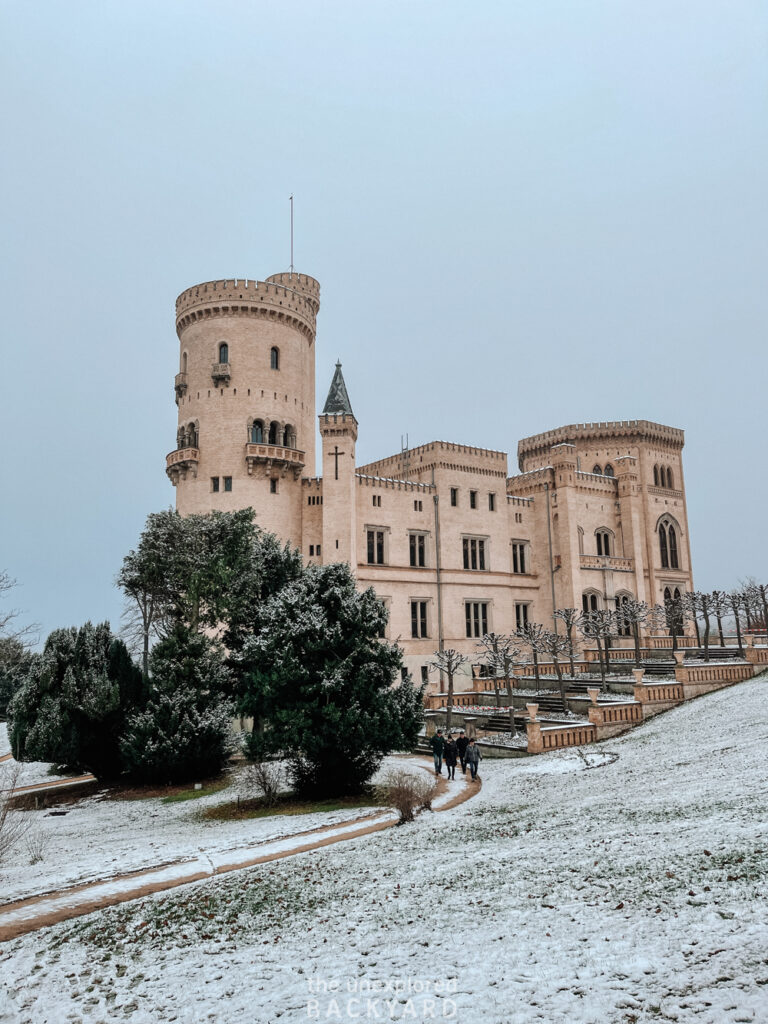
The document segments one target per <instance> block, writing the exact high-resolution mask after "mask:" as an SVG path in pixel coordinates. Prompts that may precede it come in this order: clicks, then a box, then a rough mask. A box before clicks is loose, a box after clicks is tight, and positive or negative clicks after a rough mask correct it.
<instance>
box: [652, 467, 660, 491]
mask: <svg viewBox="0 0 768 1024" xmlns="http://www.w3.org/2000/svg"><path fill="white" fill-rule="evenodd" d="M653 486H654V487H658V486H659V467H658V466H654V467H653Z"/></svg>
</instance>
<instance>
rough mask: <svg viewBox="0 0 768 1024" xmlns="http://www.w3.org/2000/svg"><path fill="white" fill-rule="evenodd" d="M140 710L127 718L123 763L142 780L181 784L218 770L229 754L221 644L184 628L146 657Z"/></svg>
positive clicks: (228, 714)
mask: <svg viewBox="0 0 768 1024" xmlns="http://www.w3.org/2000/svg"><path fill="white" fill-rule="evenodd" d="M149 672H150V680H151V681H150V684H149V687H148V693H147V699H146V701H145V702H144V705H143V706H142V708H141V709H140V710H139V711H137V712H136V713H135V714H133V715H131V716H130V717H129V718H128V721H127V722H126V724H125V729H124V732H123V736H122V739H121V742H120V752H121V755H122V759H123V763H124V765H125V768H126V770H127V771H128V772H129V774H130V775H131V776H132V777H133V778H135V779H137V780H138V781H141V782H161V783H169V782H185V781H189V780H192V779H200V778H207V777H209V776H211V775H215V774H217V773H218V772H220V771H221V769H222V768H223V767H224V765H225V764H226V762H227V759H228V757H229V754H230V751H231V745H232V743H231V740H232V729H231V718H232V713H233V706H232V702H231V700H230V698H229V697H228V696H227V691H228V689H229V688H230V680H231V674H230V672H229V671H228V670H227V668H226V667H225V666H224V663H223V652H222V650H221V648H220V646H219V645H218V644H217V643H216V642H215V641H213V640H211V639H210V638H209V637H207V636H205V635H204V634H201V633H195V632H193V631H191V630H189V629H188V628H186V627H185V626H183V625H177V626H176V627H175V628H174V630H173V632H172V633H171V634H170V635H169V636H167V637H165V638H164V639H163V640H161V641H160V642H159V643H158V644H157V645H156V646H155V647H154V648H153V650H152V653H151V654H150V656H149Z"/></svg>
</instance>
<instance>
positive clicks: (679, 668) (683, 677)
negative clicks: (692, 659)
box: [672, 651, 688, 683]
mask: <svg viewBox="0 0 768 1024" xmlns="http://www.w3.org/2000/svg"><path fill="white" fill-rule="evenodd" d="M672 653H673V654H674V656H675V682H678V683H687V682H688V669H687V668H686V667H685V665H684V664H683V662H684V660H685V652H684V651H673V652H672Z"/></svg>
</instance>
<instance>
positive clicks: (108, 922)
mask: <svg viewBox="0 0 768 1024" xmlns="http://www.w3.org/2000/svg"><path fill="white" fill-rule="evenodd" d="M766 698H768V678H765V677H763V678H760V679H756V680H752V681H749V682H745V683H742V684H740V685H738V686H736V687H732V688H729V689H726V690H722V691H720V692H718V693H713V694H710V695H709V696H707V697H703V698H700V699H699V700H696V701H692V702H690V703H688V704H685V705H682V706H680V707H679V708H676V709H674V710H673V711H671V712H669V713H667V714H665V715H660V716H658V717H657V718H654V719H653V720H652V721H651V722H649V723H648V724H646V725H645V726H643V727H642V728H641V729H637V730H635V731H633V732H631V733H629V734H627V735H626V736H624V737H621V738H618V739H613V740H609V741H607V742H606V743H605V744H601V745H597V746H594V747H589V748H588V751H587V753H588V759H587V761H586V762H585V760H584V759H583V758H582V756H581V755H580V754H579V752H578V751H573V750H566V751H562V752H558V753H554V754H548V755H544V756H539V757H536V758H526V759H522V760H513V761H485V762H484V763H483V764H482V765H481V772H482V775H483V787H482V790H481V791H480V793H479V795H478V796H477V797H475V798H474V799H472V800H470V801H468V802H467V803H464V804H462V805H460V806H459V807H456V808H454V809H453V810H449V811H446V812H443V813H440V814H437V815H430V814H424V815H422V816H421V817H420V818H419V819H418V820H417V821H416V823H415V824H413V825H409V826H405V827H403V828H392V829H388V830H386V831H384V832H378V833H374V834H372V835H369V836H365V837H362V838H359V839H356V840H353V841H351V842H349V843H347V844H341V845H337V846H330V847H327V848H325V849H320V850H317V851H313V852H311V853H307V854H301V855H299V856H297V857H295V858H293V859H290V860H283V861H280V862H276V863H273V864H268V865H263V866H260V867H256V868H253V869H248V870H246V871H242V872H238V873H235V874H231V875H228V876H223V877H221V878H218V879H213V880H211V881H207V882H202V883H196V884H194V885H190V886H187V887H184V888H183V889H177V890H174V891H173V892H171V893H168V894H165V895H158V896H156V897H151V898H148V899H145V900H142V901H140V902H137V903H133V904H126V905H124V906H121V907H116V908H113V909H111V910H107V911H103V912H100V913H98V914H94V915H91V916H90V917H88V918H83V919H80V920H79V921H76V922H70V923H68V924H63V925H58V926H56V927H54V928H52V929H49V930H47V931H45V932H39V933H36V934H32V935H29V936H26V937H25V938H23V939H19V940H15V941H13V942H10V943H8V944H6V945H4V946H2V947H0V993H2V994H0V1021H3V1024H5V1022H6V1021H8V1022H19V1024H21V1022H28V1021H29V1022H35V1024H46V1022H49V1024H53V1022H58V1021H62V1022H63V1021H73V1022H74V1021H77V1020H80V1021H88V1022H91V1021H93V1022H96V1021H107V1020H113V1019H130V1020H131V1021H133V1022H134V1024H144V1022H147V1024H149V1022H153V1024H154V1022H157V1021H179V1022H183V1024H186V1022H193V1021H194V1022H200V1021H206V1020H211V1021H216V1022H218V1021H226V1022H227V1024H229V1022H239V1021H242V1022H246V1021H247V1022H258V1024H262V1022H277V1021H280V1022H282V1021H290V1022H294V1021H307V1020H322V1021H327V1020H343V1021H348V1020H358V1021H359V1020H417V1021H422V1020H430V1019H442V1020H457V1021H458V1020H460V1021H473V1020H477V1021H478V1022H482V1024H518V1022H519V1024H528V1022H546V1024H559V1022H568V1024H592V1022H594V1024H613V1022H621V1024H637V1022H646V1021H660V1020H661V1021H670V1020H674V1021H695V1022H701V1024H707V1022H711V1024H730V1022H734V1024H735V1022H739V1021H765V1020H768V924H767V923H766V921H767V919H768V914H767V913H766V904H765V892H766V865H767V864H768V835H766V829H765V823H766V820H768V791H766V786H765V778H766V761H767V760H768V755H767V753H766V750H767V741H768V712H767V711H766ZM609 754H612V755H618V757H612V756H607V755H609ZM601 755H603V756H601ZM142 806H143V807H146V804H145V803H143V804H142ZM104 838H105V839H106V838H108V837H104ZM94 841H96V842H98V841H99V840H98V838H97V837H96V836H94ZM201 841H202V840H201ZM377 989H378V990H377ZM398 989H401V990H402V991H400V992H399V993H398V992H397V990H398ZM424 990H429V991H428V992H426V993H425V991H424ZM436 990H439V991H436ZM444 997H445V998H446V999H447V1001H446V1002H444V1001H443V998H444ZM368 998H370V999H371V1000H373V1001H374V1002H372V1003H371V1004H368V1003H367V1001H366V1000H367V999H368ZM425 999H427V1000H433V1002H431V1003H430V1002H427V1003H425ZM3 1000H4V1001H3ZM376 1014H378V1016H376Z"/></svg>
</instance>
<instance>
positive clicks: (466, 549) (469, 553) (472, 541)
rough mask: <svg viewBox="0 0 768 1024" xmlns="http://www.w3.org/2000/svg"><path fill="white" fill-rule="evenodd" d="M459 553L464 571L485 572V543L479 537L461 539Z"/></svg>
mask: <svg viewBox="0 0 768 1024" xmlns="http://www.w3.org/2000/svg"><path fill="white" fill-rule="evenodd" d="M461 552H462V558H463V564H464V568H465V569H477V570H483V571H484V570H485V568H486V558H485V541H484V540H483V539H482V538H481V537H462V539H461Z"/></svg>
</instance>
